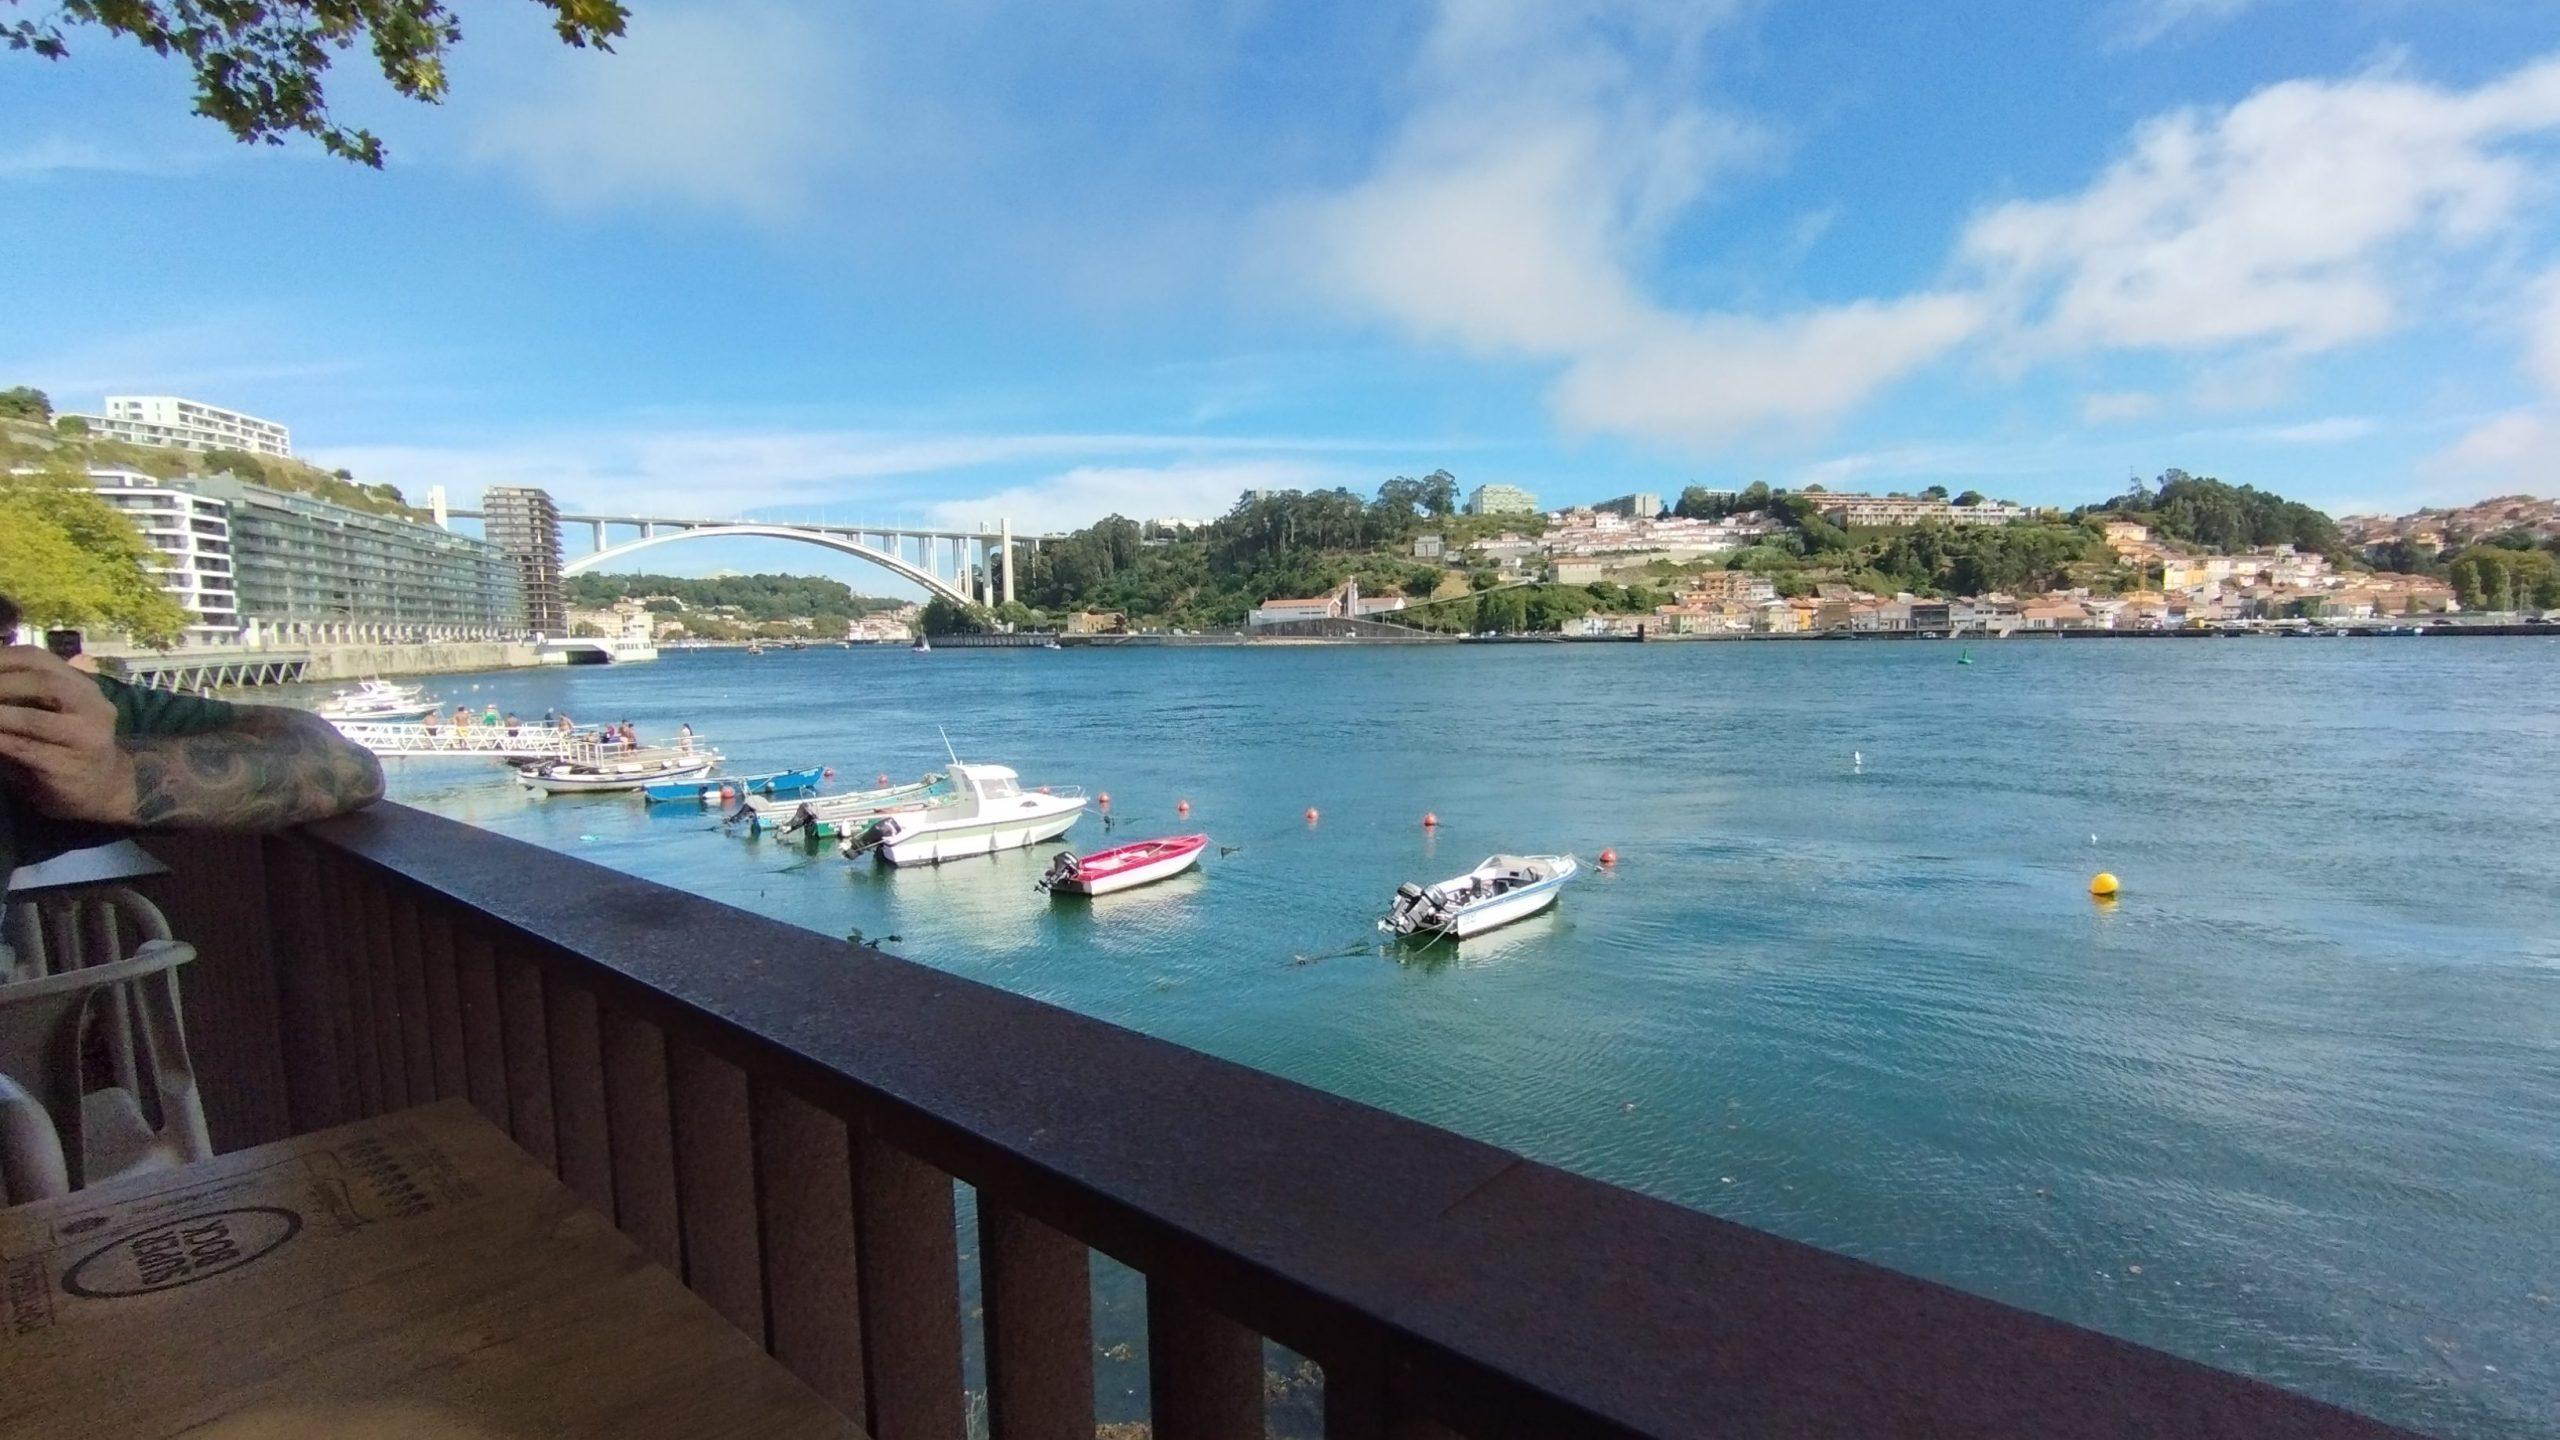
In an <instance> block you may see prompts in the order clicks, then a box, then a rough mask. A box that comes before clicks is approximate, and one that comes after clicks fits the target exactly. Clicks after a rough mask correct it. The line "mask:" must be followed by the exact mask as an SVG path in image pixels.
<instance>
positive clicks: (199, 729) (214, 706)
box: [97, 675, 240, 735]
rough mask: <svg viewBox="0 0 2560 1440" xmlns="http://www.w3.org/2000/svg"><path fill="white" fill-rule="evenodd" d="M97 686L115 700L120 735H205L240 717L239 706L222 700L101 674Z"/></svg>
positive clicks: (117, 729)
mask: <svg viewBox="0 0 2560 1440" xmlns="http://www.w3.org/2000/svg"><path fill="white" fill-rule="evenodd" d="M97 680H98V688H99V689H100V690H103V691H105V692H106V695H107V698H108V699H109V700H112V701H114V702H115V706H116V733H117V734H118V735H202V734H205V733H207V732H208V731H213V730H221V729H224V728H226V727H228V726H229V725H230V724H231V723H232V722H233V721H234V720H236V719H238V718H239V715H240V707H239V706H237V705H233V704H230V703H228V702H226V701H222V700H206V699H201V698H199V697H197V696H194V695H182V694H179V693H178V692H177V691H175V690H146V689H143V688H142V687H141V686H139V685H127V684H125V683H124V682H123V681H121V680H110V679H108V678H107V677H105V676H104V675H101V676H98V677H97Z"/></svg>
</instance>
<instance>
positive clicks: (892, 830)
mask: <svg viewBox="0 0 2560 1440" xmlns="http://www.w3.org/2000/svg"><path fill="white" fill-rule="evenodd" d="M897 833H898V822H897V821H895V820H874V821H872V822H871V823H870V824H868V825H865V826H864V827H862V828H861V829H860V830H850V831H847V832H845V837H844V841H843V844H842V848H843V850H844V854H845V858H846V859H848V860H850V859H852V858H853V857H854V856H856V855H861V854H866V853H868V852H870V851H873V850H877V849H879V848H880V847H881V846H882V845H883V844H885V843H887V842H888V841H889V840H891V839H892V838H894V837H895V836H896V835H897Z"/></svg>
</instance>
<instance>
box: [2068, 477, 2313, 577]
mask: <svg viewBox="0 0 2560 1440" xmlns="http://www.w3.org/2000/svg"><path fill="white" fill-rule="evenodd" d="M2099 513H2106V514H2116V515H2129V516H2133V517H2136V518H2139V519H2141V520H2143V521H2144V522H2146V523H2147V524H2149V525H2150V526H2151V528H2152V529H2154V530H2156V531H2158V532H2159V533H2161V534H2163V535H2166V536H2168V537H2170V538H2172V539H2176V540H2184V541H2187V542H2189V543H2191V544H2196V545H2205V546H2210V547H2212V548H2214V549H2217V550H2224V551H2234V550H2248V549H2254V548H2256V547H2258V546H2262V545H2292V546H2294V547H2296V548H2297V549H2302V550H2316V551H2318V552H2320V553H2321V554H2324V555H2329V556H2333V557H2334V556H2339V555H2342V554H2343V553H2344V552H2345V550H2346V541H2345V539H2344V537H2342V536H2340V535H2339V533H2338V524H2337V522H2336V521H2334V520H2332V519H2330V518H2329V517H2328V516H2326V515H2323V514H2321V513H2320V512H2319V511H2317V510H2314V509H2312V508H2311V507H2310V506H2308V505H2303V504H2299V503H2297V502H2295V501H2291V500H2287V499H2285V498H2284V497H2283V496H2281V495H2277V494H2273V493H2271V492H2268V491H2265V490H2260V489H2257V488H2256V487H2254V486H2250V485H2229V484H2225V483H2223V482H2222V481H2220V480H2216V479H2214V478H2212V477H2211V476H2204V475H2189V474H2188V473H2187V472H2186V471H2184V470H2170V471H2166V472H2164V473H2163V474H2162V475H2161V476H2160V485H2159V488H2158V489H2157V490H2154V489H2152V488H2150V487H2149V486H2146V485H2144V484H2143V483H2142V482H2141V481H2139V480H2137V481H2135V482H2134V483H2133V484H2132V485H2131V486H2130V487H2129V488H2127V489H2126V491H2125V493H2123V494H2122V495H2119V496H2117V497H2115V498H2114V499H2112V500H2109V501H2107V502H2105V503H2104V504H2102V505H2096V506H2091V507H2088V508H2086V509H2083V510H2080V511H2076V512H2074V518H2075V519H2076V518H2079V517H2080V516H2084V515H2092V514H2099Z"/></svg>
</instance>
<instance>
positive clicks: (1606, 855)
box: [1600, 850, 1618, 865]
mask: <svg viewBox="0 0 2560 1440" xmlns="http://www.w3.org/2000/svg"><path fill="white" fill-rule="evenodd" d="M1600 863H1601V864H1603V865H1615V864H1617V863H1618V852H1617V851H1615V850H1603V851H1601V852H1600Z"/></svg>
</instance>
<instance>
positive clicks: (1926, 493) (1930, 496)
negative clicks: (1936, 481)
mask: <svg viewBox="0 0 2560 1440" xmlns="http://www.w3.org/2000/svg"><path fill="white" fill-rule="evenodd" d="M1920 498H1921V499H1923V500H1944V499H1946V498H1947V487H1946V486H1944V485H1932V486H1930V487H1929V488H1928V489H1926V490H1923V491H1921V492H1920Z"/></svg>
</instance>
